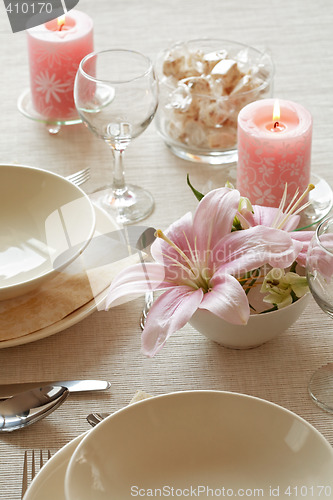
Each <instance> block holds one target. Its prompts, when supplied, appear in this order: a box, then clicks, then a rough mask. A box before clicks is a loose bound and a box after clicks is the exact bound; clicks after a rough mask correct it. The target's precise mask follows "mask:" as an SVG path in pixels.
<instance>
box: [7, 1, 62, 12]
mask: <svg viewBox="0 0 333 500" xmlns="http://www.w3.org/2000/svg"><path fill="white" fill-rule="evenodd" d="M52 10H53V6H52V4H51V3H47V2H31V3H27V2H23V3H18V2H17V3H9V4H8V5H7V7H6V11H7V12H9V13H10V14H12V13H14V14H15V13H16V14H40V13H41V12H46V13H47V14H51V13H52Z"/></svg>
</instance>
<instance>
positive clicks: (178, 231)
mask: <svg viewBox="0 0 333 500" xmlns="http://www.w3.org/2000/svg"><path fill="white" fill-rule="evenodd" d="M192 226H193V223H192V214H191V212H188V213H187V214H185V215H184V216H183V217H181V218H180V219H178V220H177V221H176V222H174V223H173V224H171V225H170V226H169V227H168V229H167V230H166V231H165V234H166V236H168V238H170V239H171V240H172V241H173V243H175V245H176V246H178V247H179V248H181V249H182V251H183V252H184V253H185V254H186V255H189V250H188V243H187V240H186V238H187V239H188V241H189V243H190V245H191V247H192V248H193V239H192V233H193V228H192ZM185 235H186V236H185ZM150 251H151V254H152V257H153V258H154V260H156V262H159V263H160V264H164V265H166V266H168V265H169V264H170V259H168V257H166V256H170V257H172V258H174V259H176V260H177V261H179V262H182V263H183V262H184V261H183V259H182V257H181V256H180V255H179V253H178V252H177V251H176V250H175V249H174V248H172V247H171V246H170V245H169V244H168V243H166V242H165V241H163V240H161V239H160V238H156V240H155V241H154V243H153V244H152V246H151V249H150Z"/></svg>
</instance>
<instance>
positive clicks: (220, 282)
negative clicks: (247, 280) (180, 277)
mask: <svg viewBox="0 0 333 500" xmlns="http://www.w3.org/2000/svg"><path fill="white" fill-rule="evenodd" d="M211 283H212V291H211V292H208V293H206V294H205V295H204V298H203V300H202V302H201V304H200V306H199V309H208V311H211V312H212V313H213V314H215V315H216V316H219V317H220V318H222V319H224V320H225V321H228V322H229V323H233V324H236V325H245V324H246V323H247V322H248V319H249V316H250V308H249V303H248V300H247V296H246V293H245V292H244V290H243V288H242V286H241V285H240V284H239V282H238V281H237V280H236V278H234V277H233V276H230V275H228V274H225V275H221V276H214V277H213V278H212V280H211Z"/></svg>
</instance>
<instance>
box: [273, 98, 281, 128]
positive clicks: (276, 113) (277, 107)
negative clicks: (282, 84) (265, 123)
mask: <svg viewBox="0 0 333 500" xmlns="http://www.w3.org/2000/svg"><path fill="white" fill-rule="evenodd" d="M279 120H280V104H279V100H278V99H275V101H274V108H273V123H274V124H275V123H279Z"/></svg>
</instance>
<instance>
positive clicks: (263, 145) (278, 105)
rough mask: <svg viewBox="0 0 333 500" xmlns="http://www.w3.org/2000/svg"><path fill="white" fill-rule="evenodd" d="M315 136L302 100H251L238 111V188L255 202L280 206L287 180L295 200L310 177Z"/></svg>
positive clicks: (290, 195)
mask: <svg viewBox="0 0 333 500" xmlns="http://www.w3.org/2000/svg"><path fill="white" fill-rule="evenodd" d="M274 108H275V109H274ZM311 140H312V118H311V115H310V113H309V112H308V111H307V110H306V109H305V108H304V107H303V106H301V105H300V104H296V103H294V102H291V101H284V100H278V101H277V100H274V99H262V100H260V101H255V102H252V103H250V104H248V105H247V106H245V107H244V108H243V109H242V110H241V111H240V113H239V115H238V165H237V189H238V190H239V191H240V193H241V194H242V195H243V196H247V197H248V198H249V199H250V201H251V202H252V203H253V204H263V205H266V206H270V207H278V206H279V203H280V200H281V197H282V194H283V191H284V188H285V184H286V183H287V184H288V197H289V199H288V198H287V202H288V201H291V198H292V196H293V194H294V193H295V191H296V189H297V188H299V191H300V192H301V193H302V192H303V191H305V189H306V188H307V186H308V184H309V181H310V173H311Z"/></svg>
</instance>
